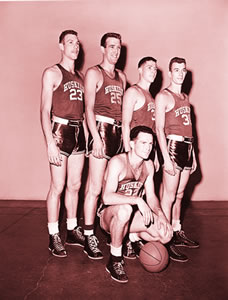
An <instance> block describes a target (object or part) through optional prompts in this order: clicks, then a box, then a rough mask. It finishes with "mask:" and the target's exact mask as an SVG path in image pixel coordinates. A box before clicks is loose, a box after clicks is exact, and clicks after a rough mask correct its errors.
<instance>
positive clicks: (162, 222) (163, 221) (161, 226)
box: [155, 211, 173, 238]
mask: <svg viewBox="0 0 228 300" xmlns="http://www.w3.org/2000/svg"><path fill="white" fill-rule="evenodd" d="M155 223H156V226H157V229H158V230H161V231H163V235H164V236H169V237H170V238H171V237H172V235H173V228H172V226H171V224H170V223H169V221H168V220H167V218H166V217H165V215H164V213H163V212H162V211H159V213H158V215H157V216H156V218H155Z"/></svg>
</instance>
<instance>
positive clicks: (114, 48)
mask: <svg viewBox="0 0 228 300" xmlns="http://www.w3.org/2000/svg"><path fill="white" fill-rule="evenodd" d="M102 49H103V50H102V51H103V54H104V58H105V59H107V61H108V62H109V63H110V64H112V65H115V64H116V63H117V61H118V59H119V57H120V50H121V44H120V40H119V39H116V38H112V37H109V38H107V40H106V47H105V48H104V47H102Z"/></svg>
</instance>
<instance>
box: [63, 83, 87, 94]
mask: <svg viewBox="0 0 228 300" xmlns="http://www.w3.org/2000/svg"><path fill="white" fill-rule="evenodd" d="M63 88H64V89H63V91H64V92H66V91H68V90H71V89H74V88H77V89H80V90H81V91H82V92H83V93H84V87H83V86H82V85H81V84H80V83H79V82H77V81H68V82H66V83H65V84H64V85H63Z"/></svg>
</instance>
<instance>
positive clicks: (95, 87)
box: [84, 32, 126, 259]
mask: <svg viewBox="0 0 228 300" xmlns="http://www.w3.org/2000/svg"><path fill="white" fill-rule="evenodd" d="M100 45H101V52H102V54H103V60H102V62H101V63H100V64H99V65H96V66H94V67H91V68H89V69H88V70H87V72H86V76H85V110H86V118H87V122H88V127H89V131H90V134H89V141H88V154H89V173H88V180H87V185H86V192H85V202H84V222H85V225H84V235H85V247H84V252H85V253H86V254H87V255H88V257H89V258H91V259H101V258H103V255H102V252H101V251H100V249H99V248H98V239H97V237H96V236H95V234H94V220H95V214H96V208H97V200H98V196H99V194H100V192H101V188H102V183H103V177H104V172H105V169H106V165H107V162H108V160H109V159H110V158H111V157H113V156H114V155H115V154H118V153H120V152H121V151H122V130H121V121H122V113H121V106H122V98H123V93H124V90H125V87H126V77H125V74H124V73H123V72H121V71H120V70H117V69H116V68H115V65H116V63H117V61H118V59H119V56H120V50H121V36H120V35H119V34H118V33H112V32H109V33H106V34H105V35H103V37H102V38H101V43H100Z"/></svg>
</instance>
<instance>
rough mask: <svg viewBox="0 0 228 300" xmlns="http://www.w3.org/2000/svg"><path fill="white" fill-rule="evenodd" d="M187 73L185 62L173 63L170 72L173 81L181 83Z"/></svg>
mask: <svg viewBox="0 0 228 300" xmlns="http://www.w3.org/2000/svg"><path fill="white" fill-rule="evenodd" d="M186 74H187V70H186V65H185V63H181V64H179V63H176V62H175V63H173V64H172V68H171V71H170V72H169V76H170V79H171V81H172V82H173V83H175V84H178V85H181V84H182V83H183V81H184V79H185V76H186Z"/></svg>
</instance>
